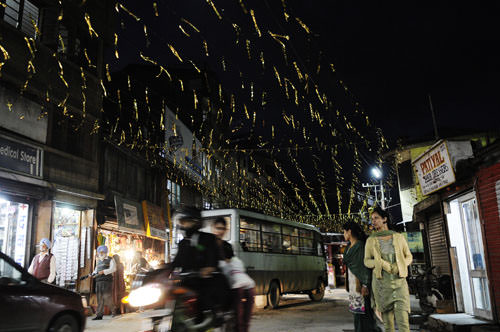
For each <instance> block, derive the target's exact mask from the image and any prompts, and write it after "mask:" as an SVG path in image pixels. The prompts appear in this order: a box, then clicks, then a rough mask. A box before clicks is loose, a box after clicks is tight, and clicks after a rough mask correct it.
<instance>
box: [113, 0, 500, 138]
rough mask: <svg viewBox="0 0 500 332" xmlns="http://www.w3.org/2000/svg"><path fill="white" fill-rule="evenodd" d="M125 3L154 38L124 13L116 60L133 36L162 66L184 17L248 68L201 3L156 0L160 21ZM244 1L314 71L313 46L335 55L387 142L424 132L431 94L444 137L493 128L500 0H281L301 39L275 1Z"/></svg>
mask: <svg viewBox="0 0 500 332" xmlns="http://www.w3.org/2000/svg"><path fill="white" fill-rule="evenodd" d="M124 3H125V4H126V5H127V6H128V8H131V9H133V10H134V12H135V13H138V14H139V16H141V17H142V18H144V19H146V20H148V18H149V20H148V25H150V26H153V27H154V31H153V33H152V34H151V33H150V34H151V35H152V37H151V39H152V42H151V43H150V44H149V45H146V44H145V42H144V37H143V32H142V30H141V29H140V26H139V27H138V28H137V29H136V30H135V32H134V30H133V29H131V27H132V23H131V22H130V20H129V21H128V22H127V21H126V20H124V21H125V23H127V24H126V26H127V31H126V33H125V32H123V31H122V34H121V35H123V36H126V37H125V39H126V40H125V41H122V40H120V42H121V44H120V53H121V59H120V62H119V65H116V68H121V67H123V66H124V65H126V64H127V63H134V62H138V60H137V52H136V50H133V48H132V47H130V46H131V45H132V44H133V45H134V46H135V47H137V49H139V48H140V49H143V50H144V49H146V50H148V51H150V52H151V53H152V54H157V55H159V58H161V59H162V60H163V61H164V62H165V63H167V64H169V63H173V61H174V59H172V58H171V57H170V58H169V57H167V56H165V47H164V44H165V43H166V42H171V43H172V44H174V45H179V44H182V39H183V38H185V37H184V36H183V35H181V34H180V32H179V29H178V25H177V21H178V18H180V17H185V18H188V19H189V20H190V21H191V22H194V23H195V24H196V26H197V27H198V28H199V29H200V30H201V31H202V33H203V34H204V36H206V39H207V40H209V42H210V47H211V49H212V52H214V51H213V48H214V47H215V48H217V50H216V52H218V53H219V54H224V55H225V57H226V61H227V62H228V63H229V64H228V65H229V66H231V65H232V64H231V60H232V61H233V62H234V60H235V59H237V63H238V66H239V67H243V69H242V68H238V69H239V70H243V71H244V70H245V69H246V68H245V64H244V61H242V60H244V59H243V57H244V54H240V53H238V52H237V51H236V50H235V48H234V47H228V46H230V45H231V44H233V43H234V33H232V32H231V31H229V30H228V27H227V24H226V25H224V24H218V21H217V19H216V18H215V15H214V14H213V12H212V10H211V8H210V7H209V5H208V4H207V3H205V2H204V1H200V2H199V3H198V1H193V0H191V1H182V2H180V1H179V2H175V3H162V2H160V3H159V5H158V8H159V10H160V14H161V15H160V17H162V19H160V20H158V19H155V18H154V16H153V11H152V9H151V6H148V5H146V4H145V3H141V4H140V6H139V5H138V4H137V3H134V2H131V1H129V2H127V1H125V2H124ZM244 3H245V4H246V7H247V9H250V8H253V9H255V12H256V14H257V18H258V20H259V25H260V26H263V27H271V30H273V31H274V32H277V33H283V34H289V35H291V36H292V41H291V43H290V44H292V45H293V46H292V48H290V49H289V51H290V52H292V54H293V55H296V56H297V57H298V58H299V59H300V60H302V63H303V64H304V66H305V67H307V68H309V69H310V71H314V69H315V63H314V61H315V60H316V59H315V58H316V57H318V54H319V53H320V52H321V57H322V59H323V60H324V61H325V62H331V63H333V64H334V65H335V67H336V69H337V72H338V76H339V78H340V79H342V80H343V81H344V82H345V83H346V85H347V86H348V87H349V88H350V91H351V92H352V93H353V94H354V95H355V97H356V98H357V100H358V101H359V102H360V104H361V106H362V107H363V109H364V110H365V111H366V112H367V113H368V114H369V115H370V117H371V118H372V119H373V121H374V122H375V123H376V125H377V126H379V127H381V128H382V129H383V131H384V134H385V135H386V137H388V138H389V139H391V141H394V139H396V138H399V137H407V138H409V139H412V140H415V139H418V138H419V137H422V136H426V137H429V136H430V134H431V133H432V132H433V129H432V117H431V113H430V110H429V99H428V95H429V94H430V95H431V98H432V102H433V105H434V109H435V112H436V117H437V122H438V127H439V128H440V129H441V132H442V133H443V135H446V133H448V132H451V133H459V132H460V131H461V130H463V131H464V132H465V133H469V132H473V131H478V130H498V129H499V127H500V125H499V119H500V115H499V114H500V110H499V107H500V97H499V93H498V92H499V91H500V78H499V77H500V75H499V74H500V61H499V59H500V47H499V45H500V34H499V33H498V31H500V20H498V17H499V14H500V8H499V6H500V4H498V3H496V2H490V3H486V2H483V3H470V2H453V3H445V2H439V1H438V2H430V3H421V2H419V3H413V4H412V3H408V2H404V3H401V2H397V1H388V2H380V3H379V2H373V1H312V2H311V1H298V0H287V1H286V2H285V4H286V8H287V11H288V13H289V14H290V15H291V16H296V17H299V18H301V20H302V21H303V22H304V23H305V24H306V25H307V26H308V27H309V28H310V29H311V31H312V34H311V35H310V40H308V41H306V40H305V39H304V38H300V36H299V34H298V33H296V31H294V30H290V29H289V28H288V27H286V26H283V25H282V24H280V21H282V17H283V7H282V2H281V1H277V0H274V1H273V0H265V1H245V2H244ZM214 4H216V6H217V8H218V9H219V10H221V13H222V14H223V15H224V17H230V19H231V20H233V21H234V22H237V23H238V24H239V25H240V26H241V27H242V28H243V29H248V30H252V29H253V26H252V24H251V22H249V21H248V19H245V18H244V15H243V14H242V11H241V8H240V6H238V4H237V2H236V1H216V2H214ZM134 5H135V6H134ZM263 30H264V31H265V28H264V29H263ZM294 36H296V38H293V37H294ZM127 44H128V45H127ZM160 44H163V45H160ZM186 45H187V44H186ZM252 46H253V45H252ZM259 47H260V48H261V49H264V50H266V52H273V53H274V54H273V55H275V56H278V53H279V48H277V47H274V49H273V48H272V47H271V45H270V44H269V43H267V44H266V43H264V42H263V43H262V44H261V45H259ZM269 50H271V51H269ZM179 51H181V52H189V54H190V56H191V57H192V58H193V59H194V60H195V61H196V60H200V61H207V60H204V59H203V56H202V54H201V52H195V51H194V47H193V46H192V44H191V45H187V46H184V47H180V49H179ZM294 51H295V52H294ZM281 61H282V60H281V59H279V60H278V62H281ZM278 62H277V63H278ZM208 66H209V67H210V68H211V69H212V70H215V71H216V72H217V73H218V74H219V75H220V76H221V77H222V79H223V80H226V82H229V84H237V83H236V81H237V79H236V78H235V77H234V75H228V74H226V75H225V74H224V73H223V72H222V71H221V70H220V68H218V65H217V64H215V63H208ZM322 83H323V85H327V84H331V82H322Z"/></svg>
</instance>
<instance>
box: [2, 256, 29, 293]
mask: <svg viewBox="0 0 500 332" xmlns="http://www.w3.org/2000/svg"><path fill="white" fill-rule="evenodd" d="M24 283H25V281H24V280H23V278H22V273H21V271H19V270H18V269H16V268H15V267H14V266H13V265H12V264H11V263H10V262H8V261H6V260H5V259H4V258H3V257H0V286H5V285H7V286H10V285H19V284H24Z"/></svg>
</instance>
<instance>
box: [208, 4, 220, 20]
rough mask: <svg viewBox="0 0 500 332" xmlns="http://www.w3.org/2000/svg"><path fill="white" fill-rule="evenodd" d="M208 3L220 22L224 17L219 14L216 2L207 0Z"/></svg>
mask: <svg viewBox="0 0 500 332" xmlns="http://www.w3.org/2000/svg"><path fill="white" fill-rule="evenodd" d="M206 1H207V3H208V4H209V5H210V7H212V9H213V11H214V13H215V14H216V15H217V17H218V18H219V20H222V16H221V14H220V13H219V11H218V10H217V7H215V4H214V2H213V1H212V0H206Z"/></svg>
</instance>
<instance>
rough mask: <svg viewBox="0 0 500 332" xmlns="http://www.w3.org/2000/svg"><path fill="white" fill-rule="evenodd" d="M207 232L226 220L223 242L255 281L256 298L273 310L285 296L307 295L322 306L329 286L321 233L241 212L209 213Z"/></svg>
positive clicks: (210, 211) (224, 210)
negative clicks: (263, 299)
mask: <svg viewBox="0 0 500 332" xmlns="http://www.w3.org/2000/svg"><path fill="white" fill-rule="evenodd" d="M202 216H203V217H204V218H205V220H206V223H205V227H204V231H210V230H211V222H212V221H213V220H214V219H215V218H217V217H223V218H224V219H225V220H226V222H227V225H228V227H227V228H228V230H227V233H226V236H225V240H227V241H228V242H229V243H231V245H232V246H233V249H234V252H235V255H236V256H238V257H239V258H240V259H241V260H242V261H243V262H244V264H245V266H246V268H247V272H248V274H249V275H250V276H251V277H252V278H253V279H254V280H255V283H256V289H255V290H256V294H257V295H266V296H267V303H268V305H269V306H271V307H272V308H277V307H278V306H279V302H280V297H281V295H283V294H287V293H288V294H308V295H309V297H310V299H311V300H313V301H321V300H322V299H323V297H324V294H325V287H326V286H327V284H328V277H327V264H326V256H325V250H324V246H323V241H322V236H321V233H320V231H319V230H318V229H317V228H316V227H314V226H311V225H307V224H303V223H297V222H293V221H287V220H283V219H280V218H276V217H271V216H267V215H263V214H260V213H255V212H250V211H245V210H239V209H223V210H206V211H203V212H202Z"/></svg>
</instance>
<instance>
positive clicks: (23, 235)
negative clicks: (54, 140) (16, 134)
mask: <svg viewBox="0 0 500 332" xmlns="http://www.w3.org/2000/svg"><path fill="white" fill-rule="evenodd" d="M43 152H44V151H43V149H42V148H41V147H39V146H36V145H33V144H31V143H25V142H24V141H20V140H18V139H15V138H12V137H9V136H7V135H3V134H0V251H2V252H3V253H5V254H6V255H8V256H10V257H11V258H12V259H14V260H15V261H16V263H18V264H19V265H21V266H24V267H27V266H28V264H29V258H30V253H31V252H32V251H34V247H33V246H31V235H32V230H33V225H34V216H35V215H36V214H37V213H36V212H37V209H38V205H39V201H40V199H43V197H44V196H45V195H46V192H47V190H46V187H47V183H46V182H45V181H43V167H42V164H43Z"/></svg>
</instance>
